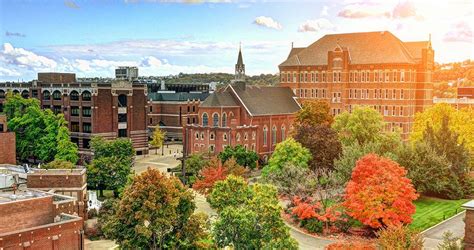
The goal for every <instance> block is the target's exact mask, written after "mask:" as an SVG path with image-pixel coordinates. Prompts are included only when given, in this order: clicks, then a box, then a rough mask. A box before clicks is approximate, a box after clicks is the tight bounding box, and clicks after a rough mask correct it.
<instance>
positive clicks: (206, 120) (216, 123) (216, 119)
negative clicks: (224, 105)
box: [202, 112, 234, 127]
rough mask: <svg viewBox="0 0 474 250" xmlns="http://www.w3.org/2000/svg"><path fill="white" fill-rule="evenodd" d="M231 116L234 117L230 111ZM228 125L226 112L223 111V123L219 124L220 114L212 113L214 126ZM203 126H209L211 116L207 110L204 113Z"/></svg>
mask: <svg viewBox="0 0 474 250" xmlns="http://www.w3.org/2000/svg"><path fill="white" fill-rule="evenodd" d="M229 116H230V118H231V119H232V118H233V117H234V113H233V112H229ZM219 125H220V126H221V127H227V114H226V113H225V112H224V113H222V119H221V123H220V124H219V114H218V113H213V114H212V126H213V127H219ZM202 126H203V127H207V126H209V116H208V114H207V113H206V112H204V113H202Z"/></svg>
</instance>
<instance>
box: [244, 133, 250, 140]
mask: <svg viewBox="0 0 474 250" xmlns="http://www.w3.org/2000/svg"><path fill="white" fill-rule="evenodd" d="M248 139H249V134H248V133H247V132H245V134H244V140H248Z"/></svg>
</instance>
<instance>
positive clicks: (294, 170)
mask: <svg viewBox="0 0 474 250" xmlns="http://www.w3.org/2000/svg"><path fill="white" fill-rule="evenodd" d="M315 177H316V176H315V175H314V172H313V171H312V170H310V169H308V168H301V167H297V166H295V165H292V164H287V165H285V166H283V168H282V169H281V171H273V172H270V173H269V174H268V175H267V176H265V177H263V178H262V179H263V182H264V183H269V184H272V185H274V186H275V187H276V188H277V189H278V192H279V193H280V194H283V195H286V196H287V197H293V196H295V195H297V196H300V197H309V196H312V194H313V193H314V190H315V189H316V185H317V183H318V181H317V179H316V178H315Z"/></svg>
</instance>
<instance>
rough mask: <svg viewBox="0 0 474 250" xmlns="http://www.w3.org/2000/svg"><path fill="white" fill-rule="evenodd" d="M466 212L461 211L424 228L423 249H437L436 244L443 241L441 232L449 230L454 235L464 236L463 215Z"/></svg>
mask: <svg viewBox="0 0 474 250" xmlns="http://www.w3.org/2000/svg"><path fill="white" fill-rule="evenodd" d="M465 215H466V212H462V213H460V214H458V215H456V216H454V217H452V218H451V219H448V220H445V221H443V222H442V223H441V224H439V225H437V226H435V227H433V228H430V229H428V230H426V231H425V232H424V233H423V235H424V236H425V244H424V249H438V244H440V243H441V242H443V233H444V232H447V231H451V232H452V233H453V234H454V236H455V237H464V221H463V219H464V217H465Z"/></svg>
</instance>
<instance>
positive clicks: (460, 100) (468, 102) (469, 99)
mask: <svg viewBox="0 0 474 250" xmlns="http://www.w3.org/2000/svg"><path fill="white" fill-rule="evenodd" d="M433 103H434V104H437V103H447V104H449V105H451V106H452V107H454V108H455V109H462V108H474V87H458V88H457V89H456V97H455V98H437V97H434V98H433Z"/></svg>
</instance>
